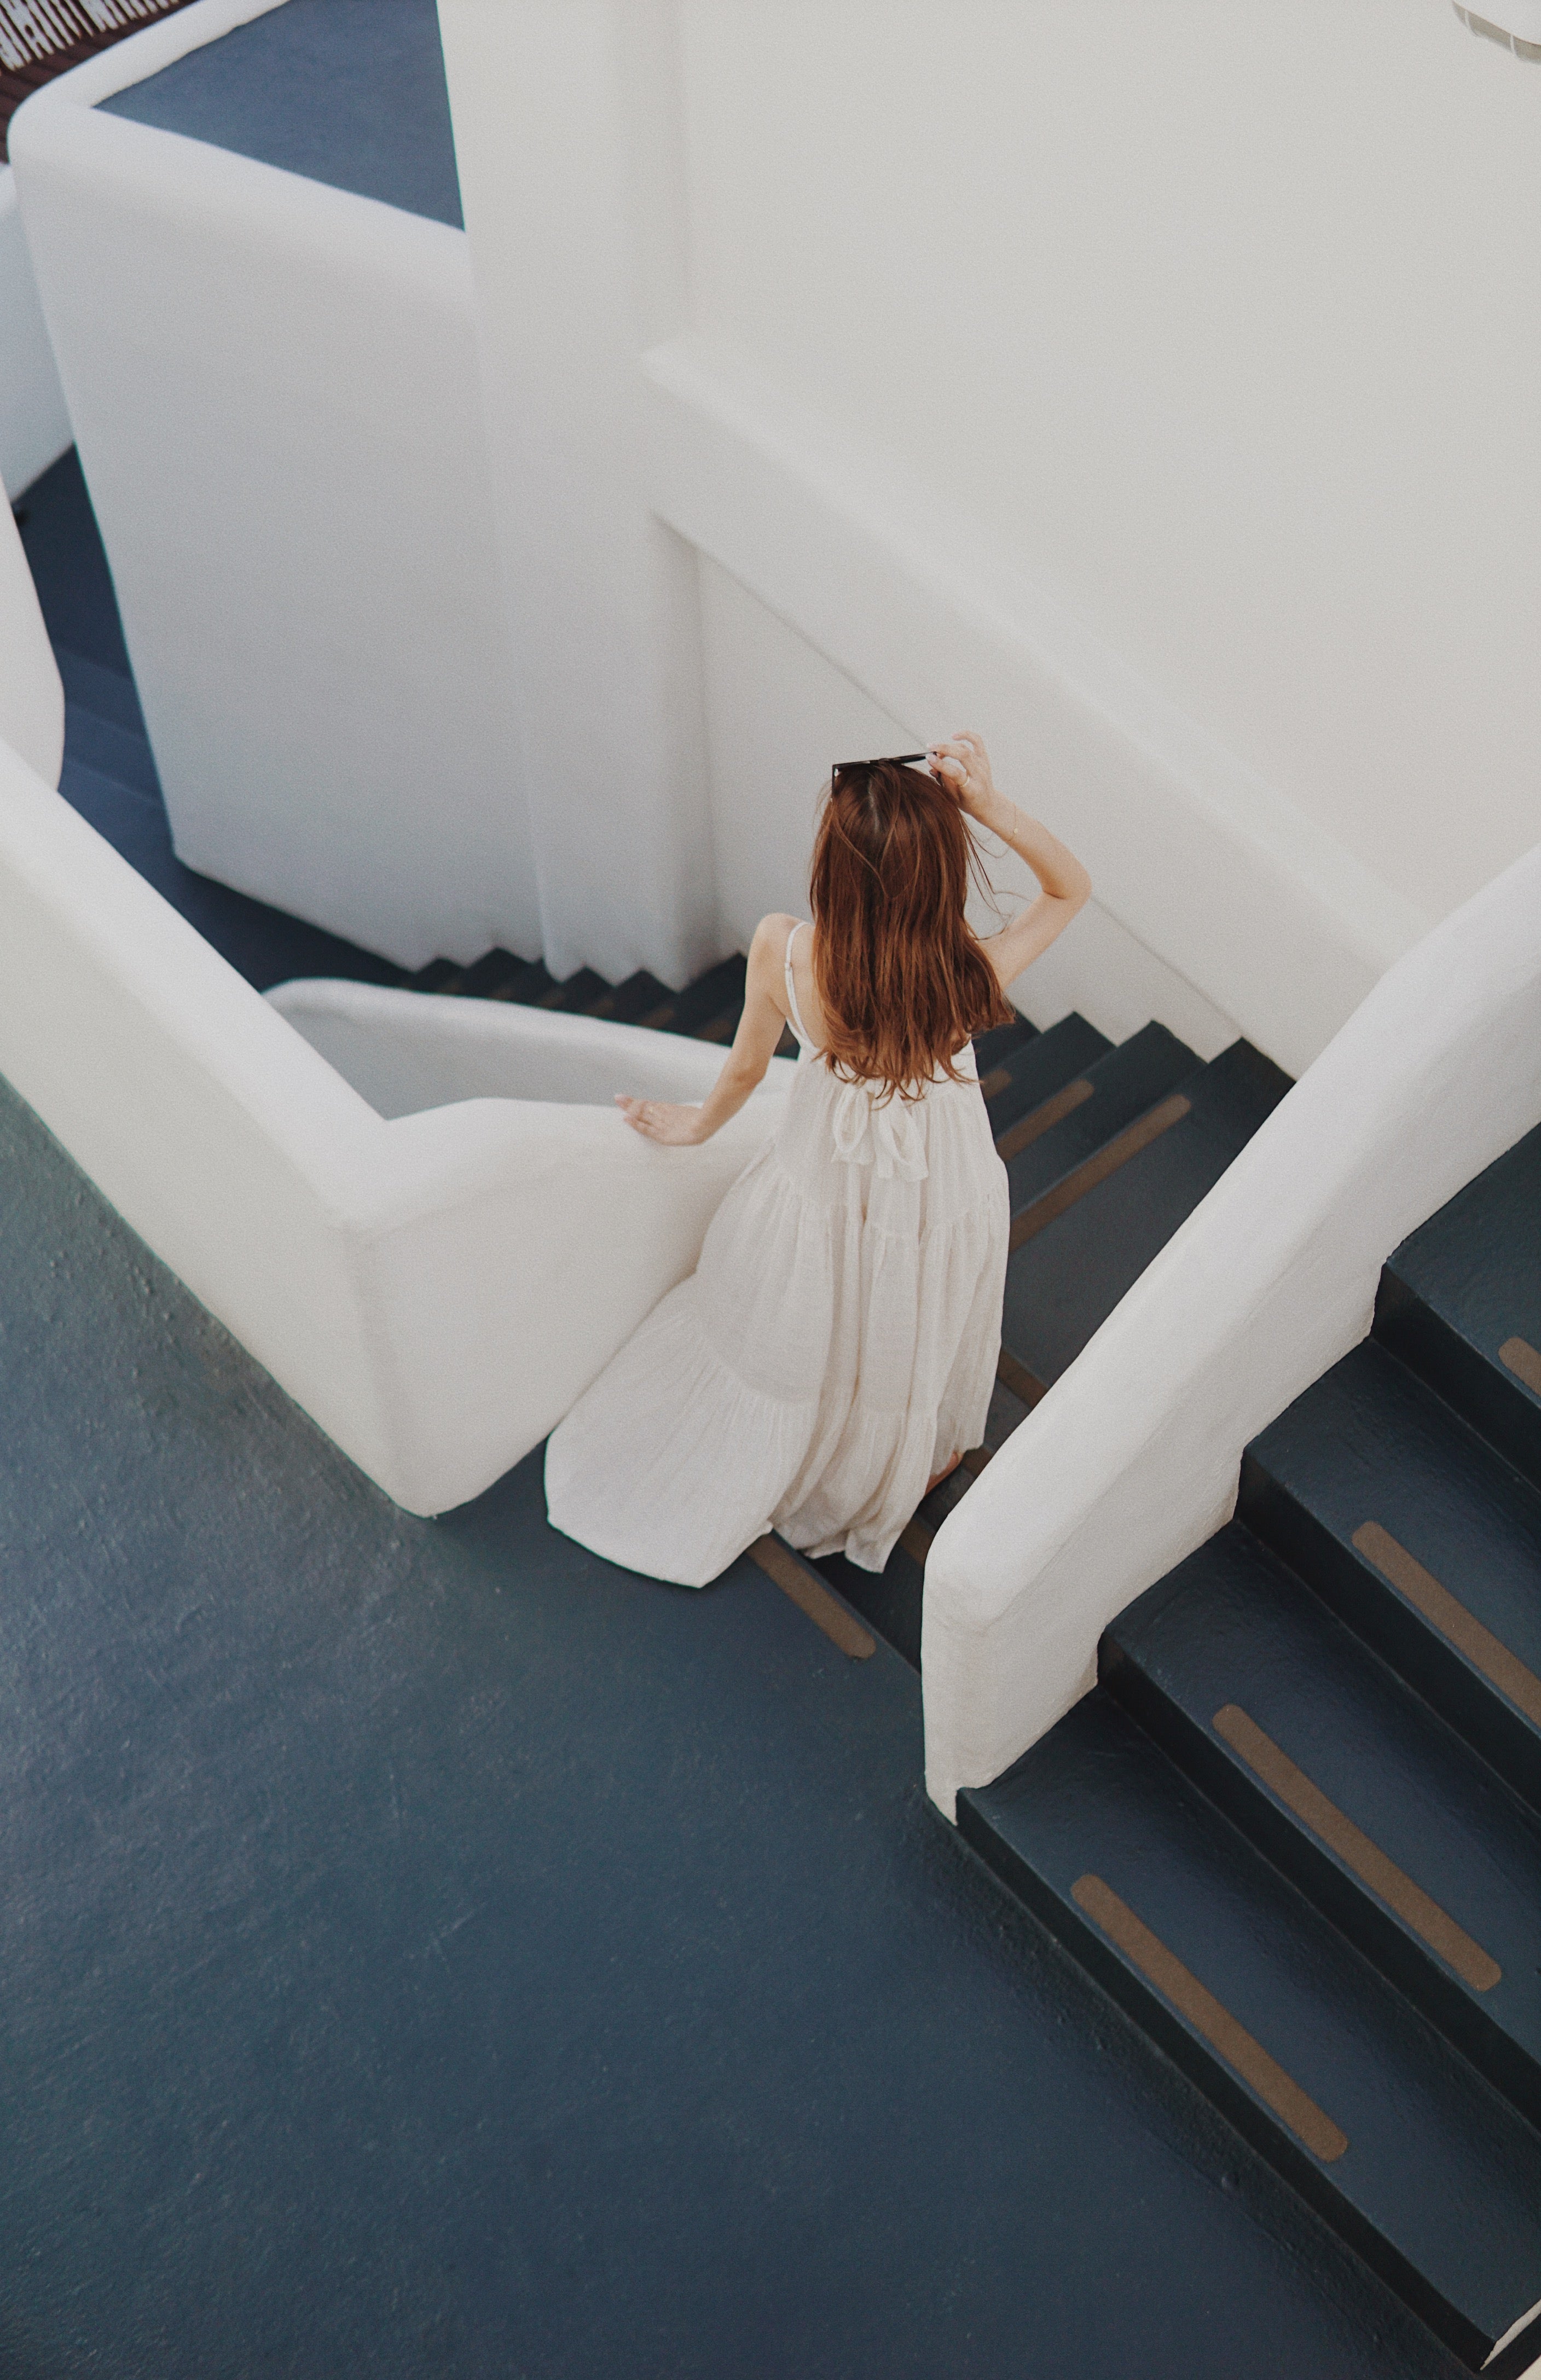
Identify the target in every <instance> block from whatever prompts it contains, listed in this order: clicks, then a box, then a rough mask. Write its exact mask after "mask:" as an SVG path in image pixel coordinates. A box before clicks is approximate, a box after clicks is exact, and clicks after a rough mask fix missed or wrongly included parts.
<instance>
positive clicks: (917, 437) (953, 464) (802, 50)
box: [678, 0, 1541, 1022]
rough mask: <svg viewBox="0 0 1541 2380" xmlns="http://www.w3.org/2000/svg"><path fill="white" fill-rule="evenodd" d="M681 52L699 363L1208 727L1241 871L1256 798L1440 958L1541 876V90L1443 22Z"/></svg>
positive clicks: (772, 30) (838, 42)
mask: <svg viewBox="0 0 1541 2380" xmlns="http://www.w3.org/2000/svg"><path fill="white" fill-rule="evenodd" d="M1527 5H1528V0H1527ZM1477 13H1479V14H1482V13H1485V12H1484V11H1482V10H1481V8H1480V7H1479V8H1478V11H1477ZM679 29H680V30H679V37H678V39H679V58H680V79H681V87H682V100H681V105H680V115H681V120H682V122H683V124H684V127H685V135H686V144H687V155H686V168H685V172H686V188H687V189H688V193H689V225H690V273H691V322H692V327H693V330H694V332H695V333H696V334H697V335H698V337H699V338H700V340H701V341H702V342H703V343H704V345H705V346H706V347H708V348H709V349H710V350H713V351H717V350H720V351H722V353H724V354H728V355H732V356H734V357H736V358H738V359H739V360H740V362H741V365H742V367H743V370H744V373H745V376H746V380H747V381H748V382H750V383H753V382H759V383H764V384H765V385H766V386H768V387H769V388H771V389H772V390H774V391H775V392H776V393H777V397H778V401H779V403H780V404H781V405H783V406H784V407H786V408H787V411H788V413H789V415H790V416H791V417H792V418H793V419H795V418H796V415H797V414H798V412H799V411H801V412H802V413H804V414H806V415H807V416H808V417H810V418H812V419H816V420H818V421H819V422H821V423H823V424H825V425H827V428H828V431H829V434H830V437H831V443H832V445H833V447H834V448H835V450H836V451H837V452H839V453H850V454H853V455H855V456H856V457H858V458H860V459H862V460H864V461H865V462H867V463H868V464H869V465H871V466H873V467H878V466H880V467H881V469H882V474H883V476H884V478H885V479H886V480H890V481H891V482H892V483H895V484H897V483H900V482H903V481H904V480H911V481H913V482H915V483H917V484H918V486H919V487H920V488H921V489H922V490H923V491H924V492H925V493H926V494H927V495H928V496H929V498H930V499H931V501H932V503H933V504H934V505H935V506H936V507H937V509H938V511H939V512H940V513H945V514H948V515H950V516H953V517H955V518H956V519H957V520H958V521H960V522H962V523H965V524H967V525H968V526H969V527H970V528H971V530H972V532H973V535H974V537H975V539H976V540H977V543H978V544H979V545H980V546H990V547H993V548H994V550H995V551H996V553H998V554H1000V555H1001V557H1003V559H1004V561H1005V562H1006V563H1007V564H1008V565H1009V566H1010V568H1011V569H1012V570H1013V571H1014V572H1015V573H1017V574H1018V575H1019V577H1022V578H1023V579H1025V580H1026V581H1027V582H1029V583H1030V584H1031V585H1032V586H1033V587H1034V588H1036V589H1037V590H1038V591H1039V593H1040V594H1041V596H1042V597H1043V599H1044V600H1045V601H1046V602H1047V603H1049V604H1050V605H1051V606H1052V607H1054V608H1055V609H1057V610H1058V611H1060V612H1062V613H1064V614H1065V615H1068V617H1069V618H1070V619H1072V620H1073V621H1074V622H1075V623H1077V624H1078V625H1080V627H1081V628H1082V629H1083V631H1084V632H1085V634H1086V637H1088V639H1090V640H1091V641H1092V642H1093V643H1095V644H1096V645H1097V646H1098V647H1100V648H1101V649H1103V650H1105V651H1106V652H1108V653H1109V654H1111V655H1114V656H1116V657H1117V659H1118V661H1119V662H1120V663H1121V664H1122V668H1123V670H1124V671H1126V672H1127V673H1128V674H1129V676H1130V678H1132V679H1133V680H1134V681H1135V682H1136V683H1137V684H1138V685H1140V686H1145V687H1146V688H1147V689H1148V691H1149V693H1150V695H1151V696H1152V698H1159V701H1160V702H1161V703H1163V704H1165V705H1169V706H1170V707H1171V711H1172V712H1174V713H1175V714H1177V715H1178V716H1179V717H1181V718H1183V719H1186V720H1188V721H1190V722H1194V724H1195V727H1196V728H1198V729H1199V730H1201V731H1202V733H1203V735H1204V736H1205V737H1206V738H1207V739H1208V741H1209V742H1210V744H1211V745H1212V746H1213V747H1216V748H1217V749H1218V750H1219V752H1222V753H1224V754H1226V755H1228V756H1230V759H1231V760H1232V764H1233V768H1234V778H1233V780H1227V779H1225V778H1221V777H1217V778H1216V779H1215V781H1214V784H1213V791H1214V793H1215V795H1216V797H1217V799H1218V801H1219V806H1220V807H1222V808H1223V807H1232V806H1234V807H1235V809H1236V813H1237V824H1238V827H1239V828H1240V829H1241V830H1242V831H1243V832H1244V831H1245V824H1246V820H1245V810H1246V804H1245V801H1244V786H1245V785H1246V783H1248V782H1250V783H1253V784H1255V785H1256V786H1260V787H1264V788H1267V789H1268V794H1269V795H1270V796H1271V797H1272V798H1273V799H1274V800H1275V801H1277V802H1278V803H1280V804H1281V805H1283V806H1284V807H1285V808H1286V810H1287V811H1291V812H1294V813H1297V814H1298V815H1299V816H1300V818H1301V819H1302V820H1303V821H1304V822H1306V823H1308V824H1309V825H1311V826H1313V827H1314V828H1315V829H1316V830H1317V832H1319V833H1320V834H1321V835H1322V836H1323V837H1325V838H1326V839H1327V840H1328V841H1329V843H1330V844H1338V845H1340V846H1341V848H1342V849H1343V850H1344V851H1346V852H1347V853H1350V854H1352V855H1353V857H1354V858H1356V859H1357V860H1358V862H1359V863H1360V864H1361V866H1363V867H1364V868H1365V869H1366V870H1367V871H1368V872H1369V874H1370V875H1371V876H1372V877H1373V878H1375V879H1376V880H1378V881H1380V882H1381V883H1383V884H1384V885H1385V886H1386V887H1387V889H1388V891H1389V892H1392V893H1395V894H1398V895H1400V896H1401V899H1402V900H1403V901H1405V902H1407V903H1409V904H1410V905H1412V907H1413V908H1414V910H1415V911H1418V912H1421V913H1423V914H1424V915H1425V916H1426V917H1428V919H1429V920H1430V921H1431V922H1432V920H1433V918H1434V917H1438V916H1442V915H1444V914H1446V913H1448V911H1449V910H1450V909H1451V908H1453V907H1455V906H1457V905H1459V903H1460V902H1461V901H1462V900H1464V899H1465V898H1466V897H1467V896H1468V895H1469V894H1470V893H1472V892H1475V891H1476V890H1477V888H1478V887H1479V886H1480V885H1481V884H1483V883H1485V882H1486V880H1488V879H1489V878H1490V877H1492V876H1493V875H1495V874H1496V873H1497V872H1498V871H1499V869H1500V868H1503V867H1505V866H1506V865H1507V864H1508V863H1509V862H1510V861H1511V860H1512V859H1514V858H1516V857H1517V856H1519V855H1520V853H1521V852H1523V850H1525V849H1526V848H1528V846H1529V844H1530V843H1531V842H1532V841H1533V840H1534V835H1535V825H1534V820H1535V783H1536V777H1537V764H1538V761H1541V672H1538V671H1537V670H1536V669H1535V665H1534V657H1535V651H1536V650H1537V645H1538V643H1541V571H1538V570H1537V568H1536V565H1535V556H1536V553H1537V552H1538V551H1541V443H1538V442H1537V440H1536V438H1535V390H1536V388H1537V386H1538V385H1541V306H1538V305H1537V304H1536V303H1535V293H1536V246H1535V158H1536V143H1537V136H1538V134H1541V74H1538V73H1536V72H1535V71H1533V70H1527V69H1526V68H1525V67H1523V65H1521V64H1520V63H1518V62H1517V61H1516V60H1515V59H1514V58H1513V57H1512V56H1511V55H1508V54H1507V53H1506V52H1505V51H1503V50H1502V49H1499V47H1497V46H1496V45H1495V44H1493V43H1491V42H1482V41H1474V39H1473V38H1472V36H1471V35H1470V33H1469V32H1467V30H1465V29H1464V27H1463V26H1462V24H1461V22H1460V21H1459V19H1458V18H1456V16H1455V14H1454V13H1453V11H1452V10H1451V9H1450V6H1448V5H1447V0H1353V6H1350V7H1347V8H1345V7H1343V6H1341V5H1340V0H1292V5H1289V6H1259V5H1251V6H1235V5H1234V0H1162V5H1160V6H1154V7H1151V6H1139V5H1137V0H1033V5H1030V6H1004V5H1001V0H840V5H839V6H829V5H828V0H735V5H734V6H731V7H723V6H721V5H719V0H681V5H680V9H679ZM831 492H833V491H831ZM799 533H800V532H799ZM720 558H721V559H723V560H725V561H727V562H728V564H729V566H730V567H733V566H734V564H733V561H732V557H731V556H728V555H722V556H720ZM965 591H966V589H965ZM820 641H822V639H820ZM837 657H839V656H837ZM858 674H859V673H858ZM874 690H875V691H876V693H877V694H878V697H879V698H880V699H882V700H885V701H888V700H892V694H891V693H890V692H886V691H885V690H884V689H883V688H882V687H881V686H877V687H875V689H874ZM1086 690H1087V691H1089V692H1090V693H1091V694H1093V695H1094V696H1095V695H1096V694H1097V693H1098V686H1097V685H1096V684H1095V683H1094V684H1093V685H1092V686H1090V687H1089V688H1087V689H1086ZM981 723H982V724H989V722H981ZM1114 723H1115V724H1116V723H1117V716H1116V712H1115V720H1114ZM1088 734H1089V728H1088ZM1152 757H1153V759H1160V758H1161V757H1162V747H1161V745H1160V744H1159V743H1158V744H1157V745H1156V746H1155V747H1154V750H1153V754H1152ZM1154 798H1155V800H1156V803H1157V806H1158V816H1159V817H1160V816H1161V815H1162V814H1163V813H1164V810H1165V807H1166V802H1165V798H1164V797H1163V796H1162V795H1161V794H1160V792H1159V787H1158V788H1156V789H1155V791H1154ZM1452 803H1455V804H1458V805H1459V807H1460V818H1461V823H1460V832H1459V834H1456V835H1452V834H1451V832H1450V813H1451V805H1452ZM1093 866H1094V873H1099V880H1102V881H1103V882H1105V883H1106V882H1109V881H1110V875H1109V870H1108V868H1107V867H1106V865H1104V866H1103V867H1102V868H1101V869H1100V871H1098V868H1097V864H1096V861H1095V860H1094V863H1093ZM1163 891H1164V888H1158V889H1157V891H1156V893H1155V896H1154V897H1156V898H1157V899H1159V898H1160V897H1161V893H1162V892H1163ZM1121 914H1122V911H1121ZM1125 922H1126V923H1128V924H1131V925H1132V926H1133V927H1134V928H1135V930H1141V929H1142V927H1143V922H1144V921H1143V920H1142V919H1141V918H1139V917H1125ZM1271 922H1272V921H1271V918H1270V917H1269V916H1268V906H1267V904H1266V901H1265V900H1264V899H1263V898H1262V897H1258V898H1256V900H1255V901H1254V902H1253V903H1252V904H1251V917H1250V923H1251V925H1252V928H1253V929H1254V931H1255V932H1256V934H1258V935H1259V936H1260V935H1261V933H1262V931H1263V930H1264V929H1265V927H1267V926H1269V925H1271ZM1202 988H1204V989H1206V990H1210V991H1212V992H1213V991H1214V989H1215V988H1214V987H1213V986H1212V985H1209V984H1207V983H1206V984H1204V985H1203V987H1202ZM1221 1004H1222V1005H1224V1006H1227V1007H1228V1008H1229V1007H1231V1005H1232V1003H1231V1002H1229V1001H1228V1000H1226V999H1224V998H1222V999H1221ZM1232 1013H1234V1011H1233V1009H1232ZM1336 1021H1339V1022H1341V1017H1340V1018H1339V1019H1338V1020H1336Z"/></svg>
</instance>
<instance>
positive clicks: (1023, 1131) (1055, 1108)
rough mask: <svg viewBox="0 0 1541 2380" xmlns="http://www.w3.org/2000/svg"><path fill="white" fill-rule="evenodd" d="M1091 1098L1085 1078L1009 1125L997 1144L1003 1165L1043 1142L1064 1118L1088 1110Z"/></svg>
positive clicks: (996, 1147) (997, 1151)
mask: <svg viewBox="0 0 1541 2380" xmlns="http://www.w3.org/2000/svg"><path fill="white" fill-rule="evenodd" d="M1091 1096H1092V1086H1091V1084H1090V1083H1088V1082H1087V1081H1086V1079H1085V1078H1084V1077H1083V1078H1082V1079H1081V1080H1080V1081H1078V1082H1074V1083H1067V1084H1066V1085H1065V1087H1064V1089H1063V1090H1062V1091H1056V1092H1055V1094H1054V1096H1053V1098H1052V1099H1045V1100H1044V1102H1043V1104H1042V1106H1041V1107H1036V1108H1034V1110H1033V1111H1032V1112H1031V1114H1030V1115H1025V1116H1023V1117H1022V1118H1021V1120H1020V1121H1019V1122H1018V1123H1010V1124H1008V1125H1007V1126H1006V1129H1005V1131H1004V1132H1003V1133H1002V1134H1001V1137H1000V1139H999V1140H998V1141H997V1142H996V1144H995V1151H996V1155H997V1156H998V1157H999V1158H1001V1160H1002V1161H1003V1162H1004V1161H1009V1160H1011V1159H1012V1158H1013V1157H1016V1156H1018V1155H1020V1153H1021V1151H1022V1150H1023V1149H1025V1148H1031V1147H1032V1145H1033V1143H1034V1141H1035V1140H1040V1139H1041V1138H1042V1136H1043V1135H1044V1134H1045V1133H1046V1132H1048V1131H1049V1130H1050V1127H1051V1126H1052V1125H1054V1124H1057V1123H1060V1121H1061V1119H1062V1117H1064V1116H1067V1115H1073V1114H1074V1111H1075V1110H1076V1109H1077V1108H1081V1107H1085V1106H1086V1101H1087V1100H1088V1099H1090V1098H1091Z"/></svg>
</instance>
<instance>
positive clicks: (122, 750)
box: [65, 701, 161, 803]
mask: <svg viewBox="0 0 1541 2380" xmlns="http://www.w3.org/2000/svg"><path fill="white" fill-rule="evenodd" d="M65 750H66V752H67V754H68V755H69V758H70V759H72V760H79V761H81V762H83V763H84V764H85V766H86V767H87V768H89V769H95V770H96V771H98V772H99V773H100V774H101V775H102V776H104V777H114V778H115V779H116V781H117V783H119V784H120V785H127V786H128V787H129V789H130V790H131V791H132V792H134V793H137V794H143V795H145V797H146V799H147V800H150V801H152V802H157V803H158V802H159V801H160V800H161V780H160V778H159V776H158V775H157V773H156V769H155V756H154V754H153V753H152V751H151V748H150V745H149V742H148V740H147V738H146V737H145V736H144V735H142V734H140V732H139V731H138V730H136V729H134V728H132V727H125V726H120V725H119V724H118V723H117V722H116V721H115V720H111V719H103V717H102V716H101V714H100V713H99V712H97V711H94V710H86V709H85V708H83V706H82V705H81V704H79V703H78V702H70V701H67V702H66V704H65Z"/></svg>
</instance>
